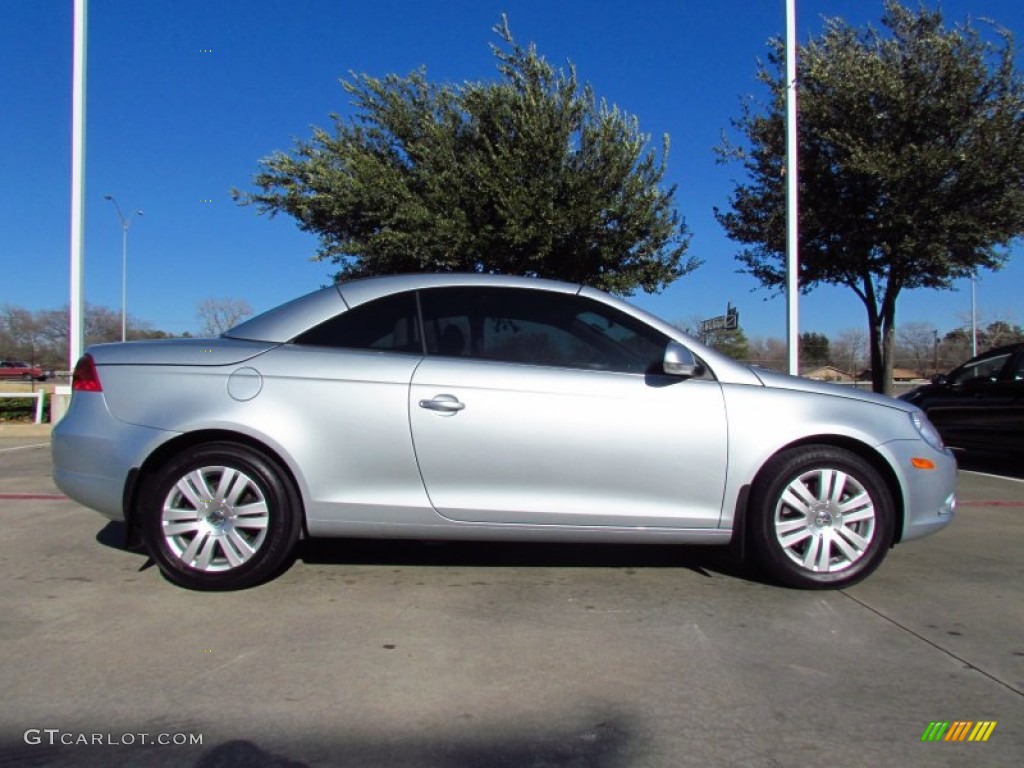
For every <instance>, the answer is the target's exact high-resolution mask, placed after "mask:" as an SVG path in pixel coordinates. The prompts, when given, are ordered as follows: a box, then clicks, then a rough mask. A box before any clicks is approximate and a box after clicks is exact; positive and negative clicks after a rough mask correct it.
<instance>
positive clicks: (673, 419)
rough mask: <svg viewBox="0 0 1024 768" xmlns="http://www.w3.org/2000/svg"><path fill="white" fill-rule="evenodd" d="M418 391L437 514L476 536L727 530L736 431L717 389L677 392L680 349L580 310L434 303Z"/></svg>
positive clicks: (526, 300) (416, 414) (476, 293)
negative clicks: (672, 373) (672, 360)
mask: <svg viewBox="0 0 1024 768" xmlns="http://www.w3.org/2000/svg"><path fill="white" fill-rule="evenodd" d="M421 306H422V317H423V323H424V336H425V338H426V342H427V350H428V355H427V357H426V359H425V360H424V361H423V362H422V363H421V364H420V365H419V366H418V368H417V369H416V372H415V374H414V376H413V381H412V386H411V389H410V401H409V412H410V422H411V426H412V436H413V444H414V449H415V452H416V458H417V461H418V463H419V467H420V472H421V474H422V477H423V482H424V485H425V487H426V490H427V494H428V496H429V498H430V501H431V503H432V504H433V506H434V508H435V509H436V510H437V512H438V513H439V514H441V515H443V516H444V517H446V518H449V519H452V520H458V521H466V522H488V523H512V524H542V525H579V526H617V527H623V526H625V527H635V526H656V527H688V528H689V527H693V528H710V527H716V526H717V525H718V522H719V517H720V514H721V504H722V494H723V488H724V484H725V472H726V423H725V409H724V403H723V396H722V391H721V388H720V386H719V384H718V382H716V381H715V380H714V379H713V378H711V377H710V376H707V377H694V378H689V379H683V378H675V377H669V376H665V375H663V374H662V373H661V372H660V360H661V357H662V355H663V352H664V348H665V344H666V342H667V340H668V339H667V337H665V336H663V334H661V333H660V332H658V331H656V330H655V329H652V328H650V327H648V326H646V325H645V324H643V323H642V322H641V321H639V320H638V319H636V318H633V317H631V316H629V315H626V314H625V313H622V312H620V311H619V310H617V309H615V308H613V307H610V306H608V305H605V304H602V303H601V302H598V301H595V300H592V299H589V298H584V297H580V296H577V295H574V294H565V293H558V292H554V291H543V290H527V289H519V288H495V289H492V288H487V289H481V288H472V289H467V288H439V289H431V290H427V291H422V292H421Z"/></svg>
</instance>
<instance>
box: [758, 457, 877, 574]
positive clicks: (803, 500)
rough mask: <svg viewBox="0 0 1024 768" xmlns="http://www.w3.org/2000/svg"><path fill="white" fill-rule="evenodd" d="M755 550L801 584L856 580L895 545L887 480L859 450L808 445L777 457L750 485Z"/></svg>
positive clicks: (769, 567) (767, 564) (770, 569)
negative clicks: (857, 452)
mask: <svg viewBox="0 0 1024 768" xmlns="http://www.w3.org/2000/svg"><path fill="white" fill-rule="evenodd" d="M748 521H749V524H750V529H749V533H750V538H751V544H752V549H753V554H754V556H755V557H756V558H757V559H758V561H759V562H760V564H761V565H762V567H763V568H764V569H765V570H766V571H767V573H768V575H769V576H771V577H772V578H774V579H776V580H778V581H779V582H782V583H783V584H787V585H789V586H792V587H798V588H802V589H838V588H840V587H846V586H850V585H851V584H855V583H856V582H858V581H860V580H861V579H863V578H865V577H866V576H867V575H868V574H870V573H871V572H872V571H874V570H875V569H876V568H877V567H878V566H879V564H880V563H881V562H882V560H883V559H884V558H885V555H886V553H887V552H888V551H889V547H890V546H891V545H892V540H893V530H894V524H895V510H894V504H893V499H892V495H891V493H890V491H889V488H888V486H887V485H886V484H885V481H884V480H883V479H882V477H881V475H880V474H879V473H878V470H876V469H875V468H874V467H872V466H871V464H869V463H868V462H867V461H865V460H864V459H862V458H861V457H860V456H858V455H857V454H855V453H851V452H850V451H846V450H843V449H841V448H834V447H831V446H820V445H819V446H804V447H800V448H795V449H792V450H789V451H784V452H783V453H780V454H779V455H777V456H776V457H774V458H773V459H772V460H771V461H769V462H768V464H766V465H765V467H764V468H763V469H762V471H761V473H760V474H759V475H758V478H757V480H756V481H755V482H754V484H753V486H752V488H751V495H750V508H749V515H748Z"/></svg>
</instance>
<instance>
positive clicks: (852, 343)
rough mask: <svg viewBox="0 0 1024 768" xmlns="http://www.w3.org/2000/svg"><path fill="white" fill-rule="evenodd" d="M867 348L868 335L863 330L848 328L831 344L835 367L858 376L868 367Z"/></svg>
mask: <svg viewBox="0 0 1024 768" xmlns="http://www.w3.org/2000/svg"><path fill="white" fill-rule="evenodd" d="M867 346H868V334H867V331H865V330H864V329H863V328H846V329H845V330H842V331H840V332H839V334H838V335H837V336H836V338H835V339H834V340H833V341H832V344H831V349H830V351H831V354H832V363H833V365H835V366H836V367H837V368H842V369H844V370H846V371H848V372H849V373H850V374H852V375H853V376H857V375H858V374H859V373H860V372H861V371H863V370H864V369H865V368H866V367H867V365H866V360H865V357H866V356H865V352H866V351H867Z"/></svg>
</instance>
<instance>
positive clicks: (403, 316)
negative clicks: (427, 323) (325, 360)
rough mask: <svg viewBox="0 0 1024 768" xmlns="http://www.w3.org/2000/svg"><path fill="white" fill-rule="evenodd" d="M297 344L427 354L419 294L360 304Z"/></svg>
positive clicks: (317, 328) (297, 338) (411, 292)
mask: <svg viewBox="0 0 1024 768" xmlns="http://www.w3.org/2000/svg"><path fill="white" fill-rule="evenodd" d="M293 343H295V344H307V345H311V346H318V347H342V348H345V349H375V350H380V351H385V352H407V353H410V354H417V355H420V354H423V345H422V343H421V341H420V335H419V324H418V323H417V322H416V293H415V292H414V291H409V292H407V293H398V294H395V295H393V296H385V297H384V298H382V299H377V300H376V301H370V302H367V303H366V304H360V305H359V306H358V307H354V308H352V309H350V310H348V311H347V312H342V313H341V314H340V315H335V316H334V317H332V318H331V319H330V320H327V321H326V322H323V323H321V324H320V325H318V326H316V327H314V328H311V329H310V330H308V331H306V332H305V333H303V334H301V335H299V336H297V337H296V338H295V339H294V340H293Z"/></svg>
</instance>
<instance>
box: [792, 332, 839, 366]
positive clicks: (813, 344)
mask: <svg viewBox="0 0 1024 768" xmlns="http://www.w3.org/2000/svg"><path fill="white" fill-rule="evenodd" d="M831 358H832V355H831V352H830V350H829V342H828V336H826V335H825V334H823V333H801V334H800V359H801V360H802V361H803V362H804V363H805V364H806V365H810V366H815V367H817V366H821V365H828V364H829V363H830V362H832V359H831Z"/></svg>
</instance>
